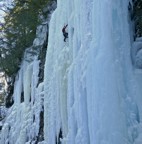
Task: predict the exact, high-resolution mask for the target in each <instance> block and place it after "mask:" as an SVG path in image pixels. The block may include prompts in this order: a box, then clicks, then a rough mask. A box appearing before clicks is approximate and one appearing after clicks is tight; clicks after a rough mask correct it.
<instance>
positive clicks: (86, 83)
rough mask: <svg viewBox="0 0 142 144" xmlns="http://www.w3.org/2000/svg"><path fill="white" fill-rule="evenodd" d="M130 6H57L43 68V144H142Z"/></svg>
mask: <svg viewBox="0 0 142 144" xmlns="http://www.w3.org/2000/svg"><path fill="white" fill-rule="evenodd" d="M128 2H129V1H128V0H125V1H124V0H115V1H114V0H101V1H100V0H83V1H82V0H77V1H76V0H72V1H70V0H62V1H61V0H58V1H57V9H56V10H55V12H54V13H53V15H52V18H51V21H50V29H49V42H48V51H47V56H46V65H45V81H44V88H45V99H44V107H45V111H44V112H45V119H44V123H45V127H44V132H45V133H44V137H45V143H47V144H54V143H55V141H56V140H55V138H57V141H59V140H61V142H62V144H140V143H142V137H141V135H142V133H141V132H142V129H141V119H142V112H141V110H142V106H141V102H142V97H141V94H142V90H141V86H142V78H141V77H142V74H141V73H136V72H135V70H134V67H133V66H132V61H131V53H130V51H131V47H132V43H133V42H132V41H131V30H130V25H129V23H130V20H129V19H130V18H129V14H128ZM65 24H68V28H67V29H68V34H69V38H68V40H67V42H65V43H64V41H63V36H62V32H61V30H62V27H63V26H64V25H65ZM60 129H62V137H60V136H58V134H59V131H60ZM58 137H60V139H58Z"/></svg>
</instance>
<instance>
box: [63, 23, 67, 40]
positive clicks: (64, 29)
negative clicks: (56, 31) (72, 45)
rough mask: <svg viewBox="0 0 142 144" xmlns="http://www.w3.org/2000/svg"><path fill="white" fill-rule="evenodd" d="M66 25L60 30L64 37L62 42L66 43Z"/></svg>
mask: <svg viewBox="0 0 142 144" xmlns="http://www.w3.org/2000/svg"><path fill="white" fill-rule="evenodd" d="M67 26H68V24H67V25H65V26H64V27H63V29H62V32H63V36H64V42H66V39H67V38H68V33H67V32H66V28H67Z"/></svg>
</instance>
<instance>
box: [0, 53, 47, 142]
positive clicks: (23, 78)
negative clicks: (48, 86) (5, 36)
mask: <svg viewBox="0 0 142 144" xmlns="http://www.w3.org/2000/svg"><path fill="white" fill-rule="evenodd" d="M25 55H26V56H27V55H28V53H27V54H25ZM29 58H30V59H31V57H29ZM32 59H33V61H31V62H28V61H27V59H26V58H25V61H23V63H22V65H21V69H20V71H19V73H18V75H17V77H16V81H15V85H14V94H13V97H14V104H13V106H12V107H11V108H10V109H9V110H8V114H7V116H6V119H5V122H4V125H3V128H2V131H1V135H0V137H1V139H0V143H1V144H7V143H9V144H26V143H27V144H28V143H30V142H31V141H32V143H34V139H35V141H36V136H38V133H39V127H40V112H41V111H42V105H43V95H44V94H43V84H40V85H39V87H37V84H38V74H39V60H38V59H37V57H36V56H34V57H33V58H32ZM22 92H24V101H23V102H21V97H22V95H21V94H22Z"/></svg>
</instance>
